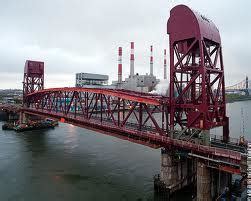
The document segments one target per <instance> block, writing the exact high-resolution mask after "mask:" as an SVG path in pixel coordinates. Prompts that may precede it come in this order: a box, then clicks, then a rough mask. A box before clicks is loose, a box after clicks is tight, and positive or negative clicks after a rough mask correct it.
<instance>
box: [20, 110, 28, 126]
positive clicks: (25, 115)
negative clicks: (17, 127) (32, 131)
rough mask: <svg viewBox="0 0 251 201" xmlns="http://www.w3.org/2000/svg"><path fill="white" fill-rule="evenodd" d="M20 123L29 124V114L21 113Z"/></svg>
mask: <svg viewBox="0 0 251 201" xmlns="http://www.w3.org/2000/svg"><path fill="white" fill-rule="evenodd" d="M19 122H20V124H24V123H26V122H27V114H26V113H24V112H20V114H19Z"/></svg>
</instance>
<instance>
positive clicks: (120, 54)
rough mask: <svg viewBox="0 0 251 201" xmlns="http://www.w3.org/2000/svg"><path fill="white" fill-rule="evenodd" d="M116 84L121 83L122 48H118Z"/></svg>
mask: <svg viewBox="0 0 251 201" xmlns="http://www.w3.org/2000/svg"><path fill="white" fill-rule="evenodd" d="M118 83H119V84H121V83H122V47H119V57H118Z"/></svg>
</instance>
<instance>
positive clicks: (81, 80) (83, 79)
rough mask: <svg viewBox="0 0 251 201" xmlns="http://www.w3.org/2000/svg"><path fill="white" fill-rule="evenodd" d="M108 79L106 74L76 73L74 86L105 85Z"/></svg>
mask: <svg viewBox="0 0 251 201" xmlns="http://www.w3.org/2000/svg"><path fill="white" fill-rule="evenodd" d="M108 80H109V76H108V75H101V74H93V73H76V87H95V88H97V87H107V85H108Z"/></svg>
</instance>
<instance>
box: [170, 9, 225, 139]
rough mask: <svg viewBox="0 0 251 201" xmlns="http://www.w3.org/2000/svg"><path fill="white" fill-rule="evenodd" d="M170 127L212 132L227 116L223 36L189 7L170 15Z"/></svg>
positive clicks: (203, 17) (209, 21)
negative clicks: (221, 38)
mask: <svg viewBox="0 0 251 201" xmlns="http://www.w3.org/2000/svg"><path fill="white" fill-rule="evenodd" d="M170 13H171V14H170V18H169V20H168V23H167V33H168V34H169V42H170V45H169V46H170V109H171V112H170V128H171V130H174V128H175V127H176V128H177V126H179V127H180V128H181V129H184V128H186V127H187V128H199V129H202V130H209V129H211V128H214V127H216V126H223V128H224V129H223V130H224V133H223V136H224V140H225V141H227V140H228V138H229V130H228V118H227V117H226V103H225V80H224V67H223V57H222V47H221V40H220V34H219V31H218V29H217V28H216V26H215V25H214V24H213V22H212V21H211V20H209V19H207V18H206V17H205V16H203V15H200V14H198V13H197V12H195V11H193V10H191V9H190V8H188V7H187V6H184V5H179V6H176V7H174V8H173V9H172V10H171V12H170Z"/></svg>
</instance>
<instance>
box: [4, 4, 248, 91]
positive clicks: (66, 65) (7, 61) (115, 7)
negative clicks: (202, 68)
mask: <svg viewBox="0 0 251 201" xmlns="http://www.w3.org/2000/svg"><path fill="white" fill-rule="evenodd" d="M178 4H185V5H188V6H189V7H190V8H192V9H194V10H196V11H198V12H200V13H201V14H203V15H205V16H206V17H207V18H209V19H211V20H212V21H213V22H214V23H215V24H216V26H217V27H218V28H219V31H220V34H221V40H222V46H223V59H224V67H225V77H226V85H232V84H235V83H237V82H239V81H241V80H242V79H244V78H245V76H246V75H247V76H249V77H250V78H251V66H250V58H249V57H250V52H251V41H250V39H249V37H250V36H251V26H250V19H251V12H250V11H249V9H250V7H251V1H244V0H240V1H234V0H221V1H216V0H210V1H209V0H204V1H201V0H155V1H149V0H126V1H125V0H124V1H118V0H106V1H100V0H92V1H87V0H54V1H49V0H43V1H38V0H36V1H34V0H22V1H18V0H9V1H3V0H0V24H1V32H0V89H6V88H22V79H23V70H24V63H25V60H27V59H30V60H40V61H44V62H45V87H46V88H48V87H67V86H74V84H75V73H77V72H88V73H101V74H107V75H109V78H110V82H111V81H112V80H115V79H117V49H118V47H119V46H122V47H123V79H124V78H125V77H127V76H128V75H129V70H130V69H129V53H130V42H131V41H134V42H135V73H137V72H138V73H141V74H145V73H149V69H150V67H149V54H150V52H149V51H150V50H149V49H150V45H153V50H154V74H155V75H156V76H157V77H158V78H160V79H162V78H163V49H164V48H166V49H167V50H169V44H168V41H169V38H168V35H167V33H166V23H167V20H168V18H169V15H170V10H171V8H172V7H174V6H175V5H178ZM167 53H168V54H167V58H168V61H167V62H168V65H167V69H168V71H167V72H168V74H169V51H167ZM168 76H169V75H168Z"/></svg>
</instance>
